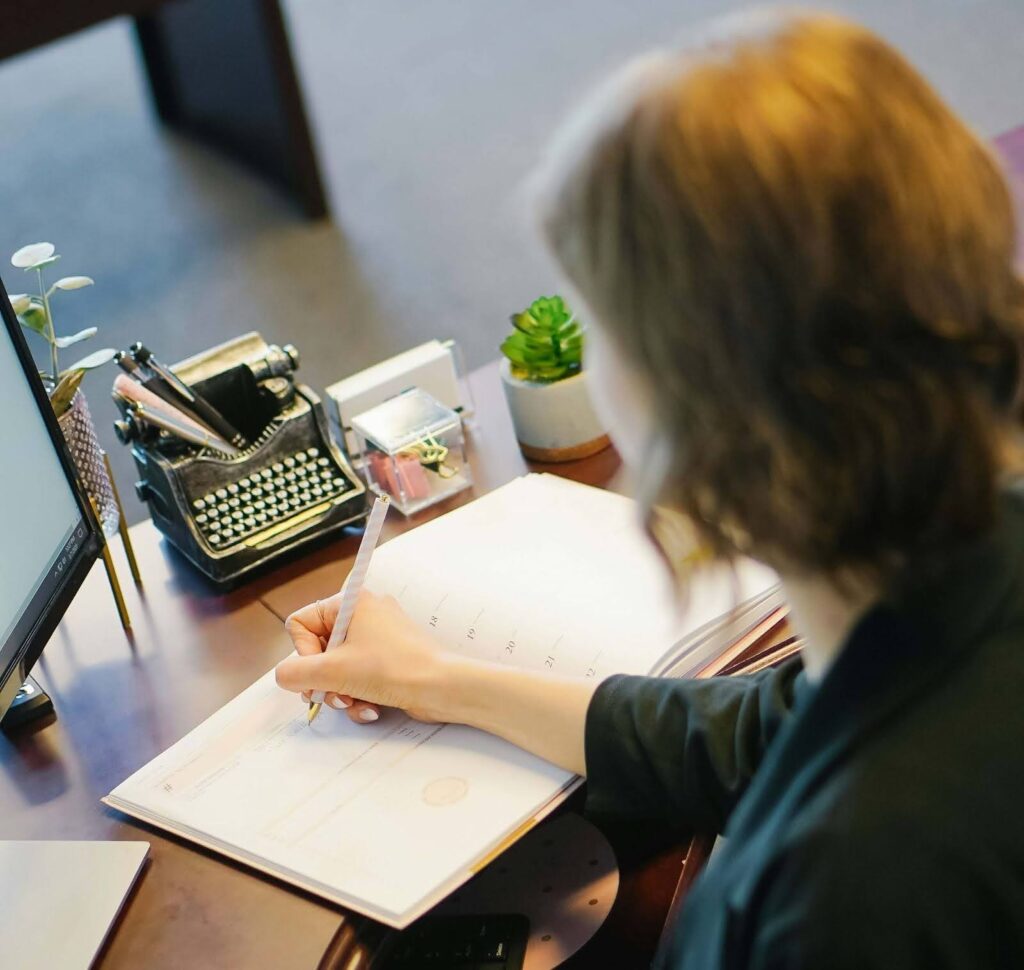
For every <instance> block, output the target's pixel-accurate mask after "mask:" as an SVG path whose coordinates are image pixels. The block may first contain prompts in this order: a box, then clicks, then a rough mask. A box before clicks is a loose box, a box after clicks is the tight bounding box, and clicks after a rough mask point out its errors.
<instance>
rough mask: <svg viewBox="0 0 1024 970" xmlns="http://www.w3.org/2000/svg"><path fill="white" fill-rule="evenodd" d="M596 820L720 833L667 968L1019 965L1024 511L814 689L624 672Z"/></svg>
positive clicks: (890, 618) (876, 614)
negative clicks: (600, 816)
mask: <svg viewBox="0 0 1024 970" xmlns="http://www.w3.org/2000/svg"><path fill="white" fill-rule="evenodd" d="M586 759H587V775H588V785H589V806H590V807H591V808H592V809H594V810H597V811H599V812H604V813H615V814H620V815H621V814H628V815H632V816H634V817H638V818H642V817H652V816H660V817H669V818H672V819H675V820H678V821H679V822H680V823H682V824H684V825H686V826H689V827H692V828H695V829H699V830H704V831H712V832H724V834H725V836H726V840H725V842H724V844H723V845H721V846H720V847H719V850H718V851H717V852H716V853H715V854H714V855H713V857H712V859H711V861H710V863H709V864H708V867H707V869H706V870H705V872H704V873H703V874H702V875H701V876H700V878H699V879H698V880H697V883H696V884H695V886H694V887H693V889H692V891H691V894H690V896H689V898H688V900H687V901H686V904H685V906H684V908H683V912H682V916H681V918H680V919H679V921H678V924H677V925H676V927H675V928H674V930H673V933H672V936H671V942H670V945H669V946H668V947H667V948H665V950H664V952H662V953H660V954H659V956H658V959H657V961H656V965H657V966H659V967H672V968H685V970H697V968H707V970H711V968H715V970H719V968H730V970H733V968H743V970H769V968H771V970H782V968H787V970H803V968H808V970H810V968H813V970H902V968H909V967H914V968H922V970H923V968H928V970H944V968H958V970H980V968H987V967H1007V968H1024V499H1022V497H1021V495H1020V494H1017V493H1013V494H1010V495H1008V496H1007V497H1006V498H1005V500H1004V503H1003V506H1002V509H1001V518H1000V521H999V526H998V529H997V530H996V532H995V533H994V534H993V535H992V536H990V537H988V538H987V539H985V540H984V541H980V542H978V543H976V544H975V545H973V546H972V547H971V548H969V549H966V550H964V551H963V552H961V553H958V554H957V555H956V556H954V557H951V559H950V560H949V561H948V562H946V563H945V564H944V565H943V566H941V567H939V568H936V569H935V570H934V572H933V574H931V575H929V576H923V577H920V580H919V581H918V582H916V583H915V588H914V590H913V591H912V592H911V593H908V594H906V595H905V596H903V597H901V599H900V601H899V602H893V603H887V604H884V605H881V606H879V607H877V608H875V609H873V610H872V611H870V612H869V613H868V614H867V615H866V616H865V617H864V618H863V619H862V620H861V621H860V622H859V623H858V625H857V626H856V628H855V629H854V630H853V632H852V634H851V635H850V637H849V639H848V641H847V642H846V644H845V645H844V648H843V650H842V652H841V653H840V654H839V656H838V658H837V659H836V661H835V663H834V664H833V666H832V667H831V669H830V670H829V672H828V673H827V674H826V676H825V677H824V678H823V680H822V681H821V682H820V684H817V685H813V686H812V685H811V684H809V683H808V682H807V681H806V679H805V676H804V674H803V673H802V672H801V670H800V666H799V661H794V662H790V663H787V664H785V665H784V666H782V667H780V668H778V669H777V670H773V671H766V672H764V673H762V674H759V675H754V676H752V677H746V678H734V679H715V680H708V681H664V680H655V679H651V678H644V677H613V678H611V679H609V680H607V681H605V682H604V683H603V684H602V685H601V686H600V687H599V688H598V691H597V693H596V695H595V697H594V700H593V702H592V704H591V706H590V709H589V711H588V714H587V729H586Z"/></svg>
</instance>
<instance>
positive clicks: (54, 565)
mask: <svg viewBox="0 0 1024 970" xmlns="http://www.w3.org/2000/svg"><path fill="white" fill-rule="evenodd" d="M0 315H2V316H3V320H4V326H3V328H2V330H3V333H2V335H0V465H2V467H3V471H2V472H0V717H2V716H4V715H5V714H6V713H7V711H8V709H9V708H10V707H11V704H12V703H13V702H14V701H15V699H16V697H17V696H18V694H19V691H20V690H21V686H22V683H23V682H24V681H25V680H26V678H27V677H28V674H29V671H30V670H31V668H32V665H33V664H34V663H35V662H36V660H37V659H38V657H39V654H40V653H41V652H42V650H43V647H44V646H45V645H46V642H47V640H49V638H50V636H51V634H52V633H53V631H54V628H55V627H56V626H57V623H58V622H59V620H60V618H61V616H63V614H64V611H65V610H66V609H67V607H68V604H69V603H70V602H71V600H72V598H73V597H74V595H75V593H76V592H77V590H78V588H79V587H80V586H81V585H82V581H83V580H84V579H85V576H86V574H87V573H88V572H89V570H90V568H91V567H92V565H93V563H94V562H95V561H96V557H97V556H98V555H99V553H100V549H101V534H100V532H99V526H98V525H97V523H96V519H95V517H94V516H93V514H92V510H91V508H90V506H89V504H88V499H87V498H86V497H85V493H84V491H83V489H82V488H81V486H80V485H79V482H78V478H77V475H76V473H75V467H74V465H73V463H72V460H71V456H70V455H69V453H68V451H67V447H66V445H65V442H64V437H63V435H62V434H61V430H60V427H59V425H58V424H57V419H56V418H55V417H54V414H53V409H52V408H51V407H50V402H49V399H48V398H47V396H46V392H45V390H44V389H43V383H42V381H41V380H40V378H39V372H38V370H37V369H36V365H35V363H34V362H33V360H32V355H31V353H30V351H29V348H28V344H27V343H26V341H25V336H24V334H23V333H22V331H21V325H20V324H19V323H18V320H17V317H15V315H14V311H13V309H12V308H11V302H10V299H9V297H8V295H7V291H6V289H5V288H4V285H3V281H2V280H0ZM24 697H25V695H24V694H22V698H23V699H24ZM12 720H13V718H8V719H7V720H5V721H4V722H3V725H4V727H5V728H9V727H10V725H11V721H12Z"/></svg>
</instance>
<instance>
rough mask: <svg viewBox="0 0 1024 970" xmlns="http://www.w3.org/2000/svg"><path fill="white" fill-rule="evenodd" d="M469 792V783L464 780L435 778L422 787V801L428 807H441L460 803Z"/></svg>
mask: <svg viewBox="0 0 1024 970" xmlns="http://www.w3.org/2000/svg"><path fill="white" fill-rule="evenodd" d="M468 791H469V782H468V781H466V779H465V778H456V777H454V776H452V777H449V778H436V779H435V780H434V781H432V782H430V783H429V784H426V785H424V786H423V801H425V802H426V803H427V804H428V805H435V806H437V807H439V808H440V807H443V806H445V805H454V804H455V803H456V802H461V801H462V799H463V798H465V797H466V792H468Z"/></svg>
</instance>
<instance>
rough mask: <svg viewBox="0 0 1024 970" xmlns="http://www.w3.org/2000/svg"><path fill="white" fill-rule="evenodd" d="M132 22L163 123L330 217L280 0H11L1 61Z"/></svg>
mask: <svg viewBox="0 0 1024 970" xmlns="http://www.w3.org/2000/svg"><path fill="white" fill-rule="evenodd" d="M119 16H130V17H132V18H134V20H135V29H136V34H137V37H138V42H139V50H140V52H141V54H142V61H143V65H144V67H145V69H146V74H147V76H148V78H149V85H150V92H151V94H152V97H153V106H154V108H155V109H156V113H157V115H158V116H159V118H160V120H161V121H162V122H164V124H166V125H168V126H170V127H174V128H177V129H179V130H181V131H183V132H184V133H186V134H188V135H192V136H194V137H197V138H199V139H201V140H203V141H205V142H207V143H209V144H212V145H214V146H215V147H216V148H218V149H220V150H221V151H224V152H226V153H228V154H229V155H231V156H232V157H233V158H234V159H235V160H236V161H238V162H240V163H242V164H244V165H247V166H249V167H251V168H253V169H256V170H257V171H258V172H259V173H260V174H261V175H263V176H265V177H266V178H268V179H270V180H271V181H273V182H275V183H277V184H278V185H280V186H281V187H282V188H284V189H285V190H286V191H287V192H289V193H291V194H292V195H294V196H295V197H296V199H297V201H298V202H299V204H300V205H301V206H302V208H303V210H304V211H305V213H306V215H307V216H309V217H310V218H311V219H319V218H321V217H322V216H324V215H326V214H327V200H326V196H325V193H324V189H323V185H322V183H321V179H320V173H319V168H318V165H317V160H316V153H315V150H314V147H313V139H312V135H311V134H310V130H309V123H308V121H307V120H306V110H305V107H304V105H303V101H302V92H301V90H300V88H299V81H298V76H297V74H296V72H295V66H294V64H293V63H292V56H291V48H290V45H289V41H288V34H287V30H286V26H285V22H284V17H283V15H282V12H281V7H280V4H279V2H278V0H174V2H169V0H49V2H48V3H47V4H46V6H45V8H39V7H35V6H32V5H30V4H23V3H5V4H3V5H2V9H0V58H3V57H8V56H10V55H12V54H18V53H21V52H22V51H26V50H30V49H31V48H33V47H37V46H39V45H41V44H46V43H49V42H50V41H53V40H57V39H58V38H60V37H64V36H66V35H68V34H71V33H74V32H76V31H79V30H82V29H83V28H86V27H91V26H92V25H93V24H98V23H101V22H102V21H104V20H109V19H111V18H113V17H119Z"/></svg>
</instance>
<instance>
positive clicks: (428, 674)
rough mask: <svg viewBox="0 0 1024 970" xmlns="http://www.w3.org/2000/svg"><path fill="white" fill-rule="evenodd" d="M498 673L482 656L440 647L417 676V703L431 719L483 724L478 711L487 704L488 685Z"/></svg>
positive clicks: (475, 724)
mask: <svg viewBox="0 0 1024 970" xmlns="http://www.w3.org/2000/svg"><path fill="white" fill-rule="evenodd" d="M500 674H501V669H500V668H498V669H495V668H493V665H491V664H486V663H484V662H483V661H481V660H474V659H472V658H469V657H463V656H460V655H459V654H457V653H451V652H448V651H439V652H438V653H437V654H435V656H434V657H433V658H432V661H431V663H430V664H429V666H428V668H427V669H426V670H424V671H421V675H420V676H419V677H418V678H417V679H418V687H417V694H418V695H419V698H420V701H421V704H420V705H419V706H421V707H422V708H423V709H424V710H425V711H426V712H427V713H428V715H429V716H430V718H431V719H432V720H438V721H447V722H450V723H454V724H471V725H473V726H477V727H478V726H482V725H480V724H479V723H478V721H477V715H478V714H479V712H480V710H481V708H484V709H485V708H486V707H487V705H488V701H487V696H486V695H487V694H489V693H490V692H489V690H488V687H489V685H490V682H491V681H492V680H493V679H494V678H496V677H498V676H500Z"/></svg>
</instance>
